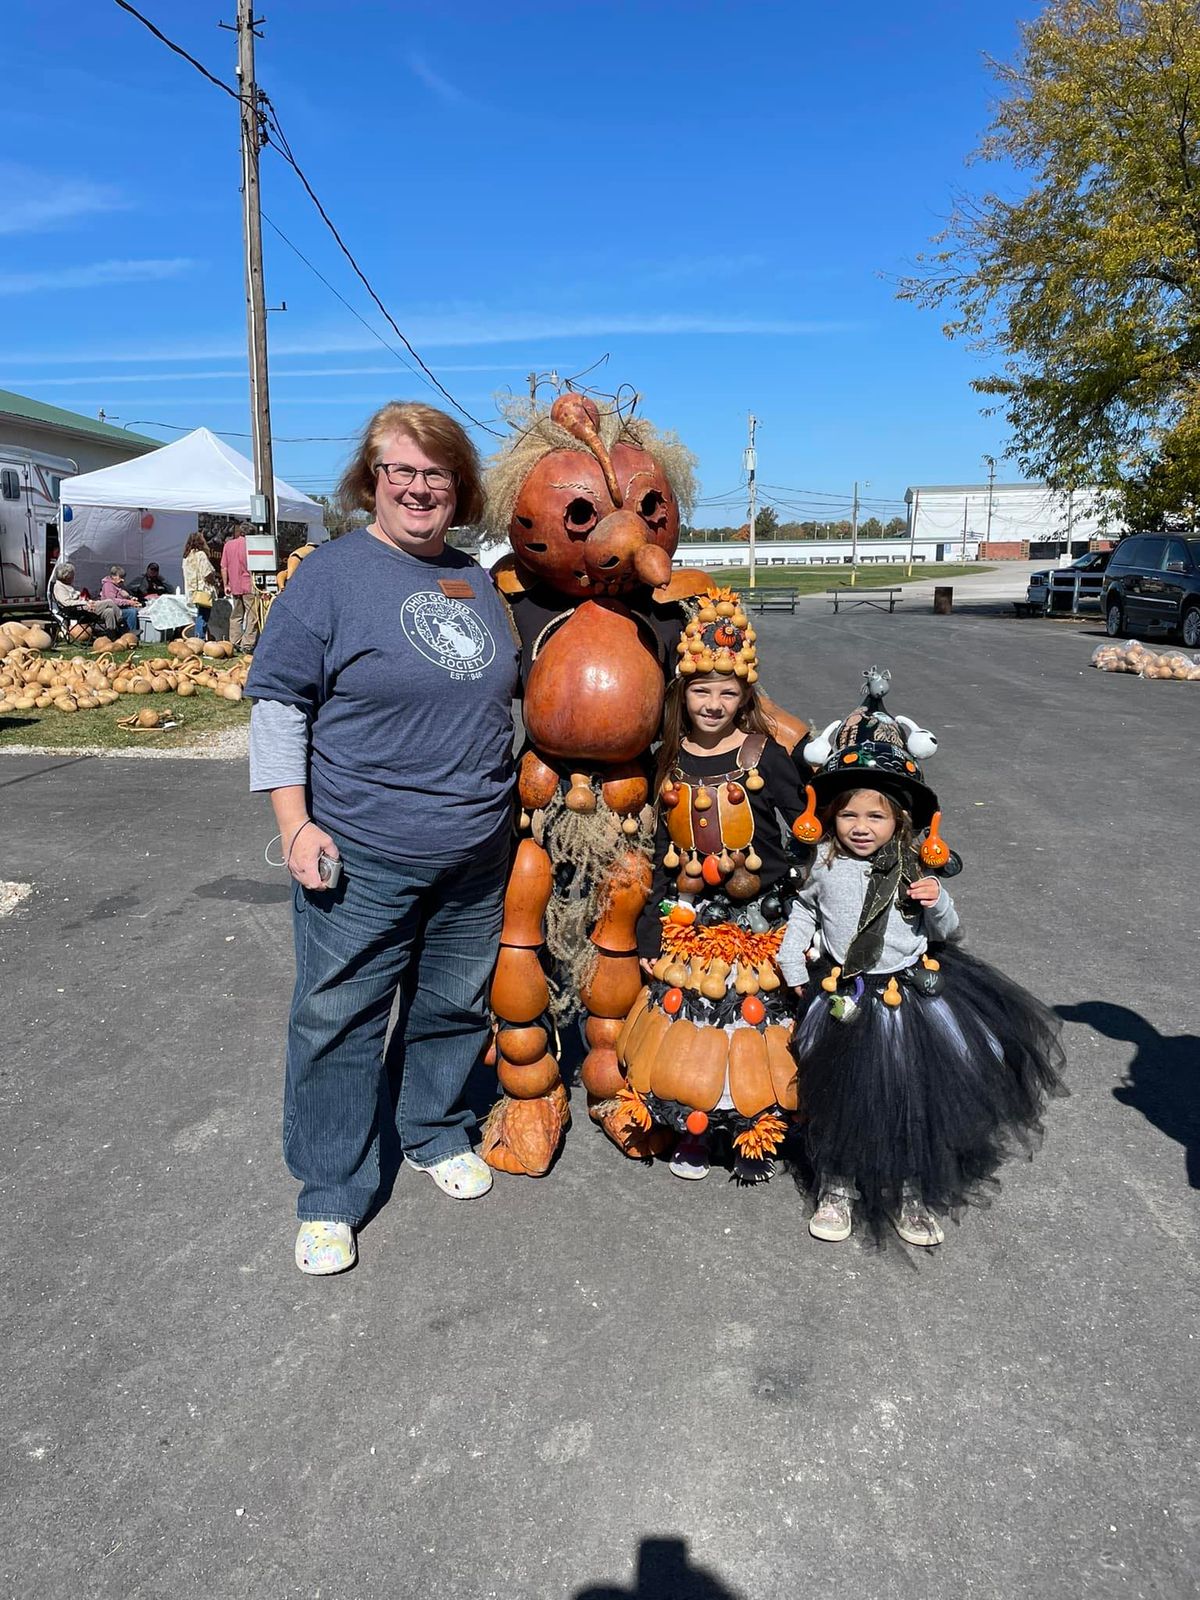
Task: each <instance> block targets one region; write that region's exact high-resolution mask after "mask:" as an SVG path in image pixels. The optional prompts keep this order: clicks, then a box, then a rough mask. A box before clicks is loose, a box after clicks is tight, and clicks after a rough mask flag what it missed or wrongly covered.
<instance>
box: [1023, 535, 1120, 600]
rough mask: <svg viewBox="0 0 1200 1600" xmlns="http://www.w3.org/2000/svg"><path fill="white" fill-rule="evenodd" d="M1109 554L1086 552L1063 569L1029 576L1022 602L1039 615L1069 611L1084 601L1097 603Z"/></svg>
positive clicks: (1098, 551)
mask: <svg viewBox="0 0 1200 1600" xmlns="http://www.w3.org/2000/svg"><path fill="white" fill-rule="evenodd" d="M1111 555H1112V551H1111V550H1089V551H1088V552H1087V553H1086V555H1082V556H1079V557H1078V558H1077V559H1076V560H1074V561H1072V562H1071V564H1070V566H1067V567H1050V568H1048V569H1047V570H1046V571H1045V572H1031V573H1030V575H1029V587H1028V589H1027V590H1026V591H1025V598H1026V600H1027V601H1028V602H1029V604H1030V605H1031V606H1036V607H1037V608H1038V609H1039V610H1041V611H1071V610H1074V609H1075V607H1076V606H1077V605H1079V604H1081V603H1082V602H1083V601H1085V600H1091V601H1095V602H1097V603H1098V602H1099V600H1100V596H1101V593H1102V591H1103V588H1104V571H1105V568H1106V567H1107V566H1108V560H1109V557H1110V556H1111Z"/></svg>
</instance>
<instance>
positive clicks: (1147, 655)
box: [1092, 639, 1200, 683]
mask: <svg viewBox="0 0 1200 1600" xmlns="http://www.w3.org/2000/svg"><path fill="white" fill-rule="evenodd" d="M1092 665H1093V666H1094V667H1098V668H1099V669H1100V671H1101V672H1133V673H1136V674H1137V676H1138V677H1139V678H1173V679H1174V680H1175V681H1176V682H1177V683H1187V682H1192V683H1195V682H1197V681H1200V656H1189V655H1186V654H1185V653H1184V652H1183V651H1182V650H1162V651H1159V650H1151V649H1150V647H1149V646H1148V645H1144V644H1142V643H1141V642H1140V641H1139V640H1137V639H1130V641H1129V643H1128V644H1118V643H1117V642H1116V641H1115V640H1112V641H1110V642H1109V643H1108V644H1102V645H1098V646H1097V647H1096V649H1095V650H1093V652H1092Z"/></svg>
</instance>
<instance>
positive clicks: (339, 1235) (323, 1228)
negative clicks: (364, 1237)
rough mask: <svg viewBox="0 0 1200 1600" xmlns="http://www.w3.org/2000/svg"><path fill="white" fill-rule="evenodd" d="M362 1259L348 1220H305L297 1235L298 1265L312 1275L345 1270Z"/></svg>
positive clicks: (323, 1276) (316, 1276) (322, 1275)
mask: <svg viewBox="0 0 1200 1600" xmlns="http://www.w3.org/2000/svg"><path fill="white" fill-rule="evenodd" d="M357 1260H358V1246H357V1245H356V1244H355V1242H354V1229H353V1228H352V1227H351V1226H350V1224H349V1223H348V1222H302V1223H301V1224H300V1232H299V1233H298V1234H297V1235H296V1265H297V1266H298V1267H299V1268H300V1271H301V1272H306V1273H308V1275H309V1277H312V1278H325V1277H328V1276H329V1275H330V1274H331V1273H334V1272H345V1271H346V1270H347V1269H348V1268H350V1267H352V1266H353V1265H354V1263H355V1262H356V1261H357Z"/></svg>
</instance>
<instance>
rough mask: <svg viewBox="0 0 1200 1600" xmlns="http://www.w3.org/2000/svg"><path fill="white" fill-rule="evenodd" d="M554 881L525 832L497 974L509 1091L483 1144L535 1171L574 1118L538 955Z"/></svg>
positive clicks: (487, 1154)
mask: <svg viewBox="0 0 1200 1600" xmlns="http://www.w3.org/2000/svg"><path fill="white" fill-rule="evenodd" d="M552 882H553V872H552V869H551V865H550V857H549V856H548V855H547V854H546V851H545V850H544V849H543V848H542V846H541V845H540V844H537V843H536V842H535V841H534V840H533V839H522V840H521V843H520V844H519V845H518V846H517V854H516V859H515V860H514V862H513V867H512V872H511V874H510V876H509V880H508V888H507V890H506V891H505V896H504V927H503V928H502V930H501V933H500V955H499V959H498V960H497V962H496V971H495V974H494V975H493V978H492V1010H493V1012H494V1013H495V1016H496V1023H497V1030H496V1037H495V1051H496V1073H497V1077H498V1078H499V1080H500V1088H501V1089H502V1090H503V1091H504V1092H503V1095H502V1097H501V1099H500V1100H498V1101H497V1102H496V1104H495V1106H493V1108H492V1110H491V1113H490V1114H489V1116H488V1119H487V1121H486V1122H485V1124H484V1128H483V1141H482V1144H481V1146H480V1154H481V1155H482V1156H483V1159H484V1160H485V1161H486V1162H487V1163H488V1165H489V1166H491V1167H495V1168H497V1169H498V1170H499V1171H501V1172H517V1173H523V1174H527V1175H528V1176H529V1177H533V1178H540V1177H542V1176H543V1175H544V1174H545V1173H546V1172H547V1171H549V1168H550V1164H551V1162H552V1161H553V1160H554V1157H555V1155H556V1154H557V1152H558V1147H559V1145H560V1144H561V1143H562V1136H563V1132H564V1130H565V1129H566V1126H567V1124H568V1122H569V1121H570V1112H569V1111H568V1109H567V1092H566V1090H565V1089H564V1088H563V1083H562V1079H561V1077H560V1076H559V1071H558V1062H557V1061H556V1060H555V1058H554V1056H553V1055H552V1054H551V1053H550V1051H549V1050H548V1049H547V1045H548V1044H549V1034H548V1031H547V1029H546V1027H545V1022H544V1019H545V1013H546V1009H547V1007H548V1006H549V1004H550V991H549V988H548V986H547V983H546V974H545V973H544V972H543V970H542V963H541V959H540V956H539V952H540V950H541V948H542V944H543V942H544V931H543V926H542V924H543V919H544V917H545V914H546V906H547V905H548V903H549V900H550V890H551V886H552Z"/></svg>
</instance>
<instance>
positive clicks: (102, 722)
mask: <svg viewBox="0 0 1200 1600" xmlns="http://www.w3.org/2000/svg"><path fill="white" fill-rule="evenodd" d="M91 654H92V652H91V651H90V650H88V649H87V648H86V647H85V648H83V649H78V648H75V647H73V646H69V645H68V646H67V647H66V648H64V649H60V650H47V651H45V652H44V653H43V656H42V659H43V660H44V661H55V660H61V659H62V658H63V657H64V656H88V657H89V658H91ZM165 655H166V651H165V649H164V647H163V646H162V645H160V644H152V645H143V646H141V647H139V648H138V649H136V650H133V651H130V652H125V651H122V652H121V653H120V654H119V655H118V656H117V657H116V658H115V659H116V660H118V661H120V662H125V661H127V660H128V661H131V662H139V661H148V660H158V659H163V658H165ZM215 664H216V665H217V666H222V667H223V666H225V665H227V663H226V662H223V661H221V662H217V663H215ZM146 706H152V707H153V708H154V710H155V711H157V712H158V713H159V715H160V716H162V717H164V718H166V717H170V718H172V719H174V720H175V721H177V722H178V724H179V726H178V727H175V728H168V729H166V730H165V731H164V732H157V731H156V732H153V733H134V732H133V731H132V729H129V728H118V727H117V723H118V722H119V721H120V720H121V718H122V717H128V716H130V715H132V713H133V712H135V711H140V710H142V709H143V708H144V707H146ZM249 720H250V702H249V701H248V700H224V699H222V698H221V697H220V696H219V695H215V694H213V692H212V691H211V689H197V691H196V693H195V694H194V695H188V696H180V695H177V694H175V693H173V692H172V691H170V690H167V691H165V692H164V693H162V694H123V695H121V697H120V699H118V700H116V701H115V702H114V703H113V704H112V705H111V706H97V707H96V709H95V710H94V711H57V710H56V709H55V708H54V707H53V706H48V707H47V708H46V709H45V710H44V711H5V712H0V750H3V749H4V748H5V747H6V746H8V745H24V744H35V745H45V746H47V747H48V748H51V749H54V750H73V749H79V748H80V747H81V746H89V747H91V748H96V747H97V746H99V747H100V748H103V749H106V750H107V749H111V750H117V749H123V748H127V747H129V746H131V745H133V746H145V745H149V746H151V747H153V748H154V749H158V750H167V749H178V748H179V747H180V746H183V745H191V744H194V743H195V742H196V738H197V735H199V734H206V733H216V732H220V731H221V730H223V729H225V728H237V727H240V726H242V724H244V723H247V722H249Z"/></svg>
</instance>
